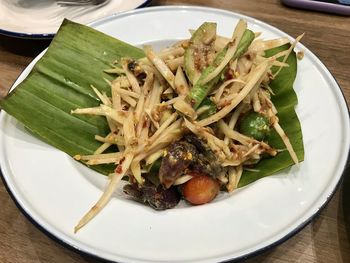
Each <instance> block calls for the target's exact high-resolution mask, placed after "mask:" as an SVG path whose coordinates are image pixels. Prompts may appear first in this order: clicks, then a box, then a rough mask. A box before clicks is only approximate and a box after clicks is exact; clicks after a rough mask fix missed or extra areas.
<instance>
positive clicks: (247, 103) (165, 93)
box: [1, 20, 303, 231]
mask: <svg viewBox="0 0 350 263" xmlns="http://www.w3.org/2000/svg"><path fill="white" fill-rule="evenodd" d="M76 27H79V28H80V29H81V30H83V31H84V30H85V31H84V32H85V33H86V35H84V36H83V35H78V37H77V39H78V40H75V43H73V46H72V44H70V43H69V41H68V39H74V37H73V35H74V34H73V32H74V31H73V28H76ZM216 30H217V24H216V23H213V22H205V23H203V24H202V25H201V26H200V27H199V28H198V29H196V30H190V33H191V35H190V37H189V38H188V39H184V40H181V41H179V42H176V43H174V44H173V45H172V46H169V47H166V48H165V49H163V50H159V51H156V50H154V49H153V48H152V46H149V45H145V46H143V51H142V50H140V49H137V48H135V47H132V46H129V45H128V44H125V43H122V42H120V41H118V40H113V39H112V38H109V37H107V36H104V35H102V34H101V33H96V32H95V31H93V30H91V29H88V28H86V27H83V26H81V25H78V24H74V23H71V22H68V21H66V22H65V24H64V25H63V26H62V28H61V30H60V32H59V33H58V35H57V37H56V38H55V40H54V41H53V44H52V45H51V47H50V48H49V50H48V51H47V54H46V55H45V56H44V57H43V58H42V60H41V61H39V63H38V64H37V66H36V67H35V70H34V71H33V73H32V75H30V76H29V77H28V79H27V80H25V81H24V83H23V84H21V85H22V86H21V85H20V87H18V88H17V89H16V90H15V92H13V93H14V94H10V96H9V98H8V99H6V100H5V101H4V102H2V104H1V105H2V107H3V108H4V109H5V110H6V111H8V112H9V113H10V114H12V115H13V116H15V117H16V118H17V119H18V120H20V121H21V122H23V123H24V124H25V126H26V127H27V128H28V129H29V130H30V131H31V132H32V133H33V134H34V135H37V136H39V137H40V138H41V139H43V140H44V141H47V142H48V143H50V144H52V145H53V146H55V147H57V148H59V149H61V150H63V151H65V152H67V153H68V154H70V155H72V156H74V158H75V159H76V160H78V161H80V162H82V163H84V164H85V165H87V166H89V167H92V168H94V169H96V170H98V171H100V172H103V173H105V174H108V175H109V177H110V180H109V184H108V186H107V188H106V190H105V191H104V192H103V194H102V196H101V198H100V199H99V200H98V201H97V203H96V204H95V205H94V206H93V207H92V208H91V210H90V211H88V213H87V214H86V215H85V216H84V217H83V218H82V219H81V221H80V222H79V223H78V225H77V226H76V228H75V231H77V230H79V229H80V228H81V227H83V226H84V225H85V224H86V223H88V222H89V221H90V220H91V219H92V218H93V217H94V216H95V215H96V214H98V212H99V211H101V210H102V209H103V208H104V207H105V205H106V204H107V203H108V201H109V200H110V199H111V197H112V194H113V192H114V190H115V188H116V187H117V186H118V185H119V183H120V182H121V180H122V179H126V180H127V181H128V183H127V184H125V185H124V187H123V190H124V193H125V194H126V195H127V196H129V197H130V198H132V199H134V200H136V201H138V202H140V203H142V204H146V205H149V206H150V207H152V208H154V209H156V210H164V209H169V208H173V207H175V206H176V205H177V204H178V202H179V201H180V200H181V199H184V200H186V201H187V202H188V203H190V204H193V205H201V204H205V203H208V202H210V201H212V200H213V199H215V197H216V196H217V195H218V194H219V192H220V191H227V192H232V191H234V190H235V189H237V188H238V187H241V186H244V185H246V184H249V183H251V182H253V181H255V180H257V179H259V178H262V177H264V176H267V175H271V174H273V173H274V172H276V171H279V170H281V169H283V168H286V167H288V166H290V165H292V164H297V163H298V162H300V161H302V160H303V142H302V135H301V129H300V124H299V121H298V118H297V116H296V114H295V111H294V107H295V105H296V103H297V99H296V95H295V93H294V91H293V88H292V85H293V81H294V79H295V74H296V57H295V53H294V51H293V49H294V47H295V45H296V44H297V43H298V41H300V39H301V37H302V36H300V37H298V38H297V39H296V40H295V41H293V42H290V40H289V39H287V38H284V37H283V38H278V39H272V40H264V39H262V38H260V33H259V32H253V31H251V30H250V29H248V26H247V23H246V22H245V21H244V20H239V21H238V23H237V25H236V26H235V28H234V30H233V34H232V36H231V37H229V38H227V37H223V36H220V35H218V34H217V32H216ZM93 36H95V37H97V38H98V39H101V41H99V44H98V45H99V46H97V47H94V43H97V42H98V41H96V40H95V39H94V38H93ZM83 39H85V41H86V40H88V42H87V43H84V45H86V46H83V47H82V48H81V47H78V46H79V45H78V43H79V44H80V43H83ZM114 41H117V42H116V43H114ZM75 44H76V45H75ZM60 45H63V47H64V48H63V50H64V49H65V50H66V52H68V51H69V52H68V53H69V54H70V55H71V58H76V59H77V61H71V60H69V57H67V55H64V54H63V51H62V53H60V52H61V51H59V52H58V51H57V50H58V49H59V47H60ZM78 48H81V49H83V50H84V51H86V52H88V53H89V54H86V56H84V53H82V55H81V57H79V56H78V53H80V52H77V53H74V52H76V50H77V49H78ZM91 48H93V50H90V49H91ZM99 48H100V49H99ZM113 48H115V49H116V50H117V51H114V50H113ZM55 52H58V53H55ZM57 54H61V55H62V56H63V59H62V58H61V57H59V56H57ZM113 55H115V57H114V58H113V60H112V59H111V60H110V62H111V63H112V65H110V66H109V67H105V66H106V61H108V58H110V57H112V56H113ZM104 56H106V57H108V58H106V57H104ZM55 59H56V60H55ZM60 59H62V60H63V61H64V62H65V63H67V64H63V63H61V61H60ZM87 61H96V64H98V66H97V65H96V66H94V65H92V66H91V67H90V68H89V65H83V69H86V70H87V72H86V73H85V72H84V71H83V70H81V72H80V71H79V70H76V69H77V67H79V65H80V64H79V63H87ZM45 63H46V64H45ZM63 65H64V66H63ZM102 66H103V67H104V68H102ZM65 67H66V68H65ZM62 68H63V69H62ZM98 68H99V69H100V72H97V73H96V70H98ZM102 69H104V72H102ZM55 70H57V71H55ZM38 72H39V73H40V81H41V82H40V83H45V85H50V84H51V83H52V85H55V84H57V83H56V82H59V84H60V85H62V86H63V87H55V92H56V95H57V94H59V95H60V96H59V97H57V96H55V95H52V94H50V93H49V92H46V91H45V90H43V89H39V91H37V90H36V88H34V87H32V84H33V79H35V77H36V74H38ZM90 73H91V75H89V74H90ZM52 76H53V77H52ZM82 76H86V77H85V78H84V79H83V80H81V79H79V77H80V78H81V77H82ZM97 77H98V78H99V79H100V80H96V78H97ZM52 78H53V79H54V80H52ZM55 78H56V79H55ZM101 80H102V81H101ZM60 85H58V86H60ZM39 86H40V85H39ZM17 90H19V91H17ZM39 93H41V94H39ZM21 94H24V95H26V96H28V98H25V96H21ZM37 94H39V95H40V96H42V94H44V96H43V97H41V100H42V101H41V102H39V104H40V103H41V104H40V105H39V106H40V109H43V110H47V109H49V111H48V112H45V113H40V114H39V116H40V118H42V119H41V120H39V121H36V120H35V119H34V118H35V115H34V111H35V109H33V112H32V114H30V113H28V112H26V110H25V109H23V110H21V109H18V108H16V107H17V106H18V105H23V103H25V102H26V100H29V101H28V102H31V101H30V100H31V99H32V100H33V103H38V102H34V97H33V96H34V95H35V96H39V95H37ZM57 101H58V102H57ZM56 103H58V104H59V105H58V106H57V105H56ZM62 105H63V106H62ZM24 108H25V107H24ZM57 108H60V110H59V111H58V112H57ZM50 114H51V115H50ZM41 115H44V116H43V117H41ZM47 115H49V116H51V118H52V117H55V116H57V117H58V118H60V120H63V122H62V123H55V121H52V122H53V123H45V125H46V126H44V127H43V126H41V124H42V123H43V122H45V121H43V120H47V118H49V117H48V116H47ZM68 115H69V116H68ZM57 121H58V120H57ZM64 121H65V123H64ZM64 129H66V130H64ZM81 129H83V130H81ZM84 129H86V131H85V130H84ZM92 135H93V136H92ZM80 137H81V138H80ZM72 138H74V139H72ZM60 140H61V141H60ZM69 143H73V145H70V144H69Z"/></svg>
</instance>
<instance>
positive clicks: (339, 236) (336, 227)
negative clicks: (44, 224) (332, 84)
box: [0, 0, 350, 263]
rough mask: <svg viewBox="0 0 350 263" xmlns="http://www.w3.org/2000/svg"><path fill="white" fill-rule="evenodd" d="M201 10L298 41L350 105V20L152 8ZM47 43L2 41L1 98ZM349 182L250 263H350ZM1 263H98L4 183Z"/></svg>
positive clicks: (248, 4) (250, 4) (272, 0)
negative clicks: (38, 223) (56, 236)
mask: <svg viewBox="0 0 350 263" xmlns="http://www.w3.org/2000/svg"><path fill="white" fill-rule="evenodd" d="M175 4H176V5H181V4H186V5H201V6H211V7H216V8H222V9H226V10H231V11H234V12H239V13H242V14H245V15H249V16H252V17H255V18H257V19H260V20H262V21H265V22H267V23H269V24H271V25H273V26H276V27H278V28H279V29H281V30H283V31H285V32H286V33H288V34H290V35H292V36H297V35H299V34H300V33H302V32H307V35H306V36H305V38H304V39H303V43H304V44H305V45H306V46H307V47H309V48H310V49H311V51H312V52H314V53H315V54H316V55H317V56H318V57H319V58H320V59H321V60H322V61H323V62H324V63H325V65H326V66H327V67H328V68H329V70H330V71H331V72H332V74H333V75H334V76H335V78H336V79H337V81H338V83H339V85H340V86H341V88H342V90H343V92H344V95H345V98H346V100H347V101H348V104H349V103H350V76H349V74H350V55H349V54H350V40H349V37H350V18H349V17H342V16H336V15H332V14H323V13H317V12H312V11H303V10H296V9H291V8H287V7H285V6H283V5H281V3H280V1H278V0H255V1H253V0H250V1H246V0H230V1H229V0H215V1H211V0H189V1H170V0H169V1H166V0H159V1H153V2H152V5H175ZM48 44H49V41H30V40H20V39H13V38H9V37H4V36H0V97H3V96H5V95H6V94H7V91H8V89H9V88H10V86H11V85H12V83H13V82H14V80H15V79H16V78H17V76H18V75H19V74H20V73H21V71H22V70H23V69H24V68H25V67H26V66H27V65H28V64H29V62H30V61H31V60H32V59H33V58H34V57H35V56H36V55H37V54H38V53H39V52H40V51H41V50H43V49H44V48H45V47H46V46H47V45H48ZM349 201H350V179H349V176H348V174H347V173H346V174H345V177H344V180H343V183H342V184H341V185H340V187H339V188H338V190H337V191H336V193H335V195H334V196H333V198H332V199H331V201H330V202H329V204H328V205H327V206H326V207H325V209H323V211H322V212H321V213H320V214H319V215H318V216H317V217H316V218H315V219H314V220H313V221H312V222H311V223H310V224H309V225H307V226H306V227H305V228H304V229H303V230H302V231H300V232H299V233H298V234H296V235H295V236H294V237H292V238H290V239H289V240H287V241H285V242H284V243H283V244H281V245H279V246H277V247H275V248H272V249H269V250H267V251H266V252H264V253H262V254H260V255H258V256H255V257H252V258H250V259H248V260H247V261H246V262H275V263H277V262H327V263H328V262H337V263H338V262H350V242H349V240H350V239H349V235H350V203H349ZM0 204H1V213H0V262H4V263H5V262H18V263H20V262H33V263H34V262H57V263H58V262H59V263H61V262H65V263H73V262H80V263H81V262H99V261H98V260H96V259H91V258H88V257H86V256H81V255H79V254H77V253H75V252H73V251H71V250H69V249H67V248H65V247H63V246H61V245H60V244H58V243H56V242H55V241H53V240H52V239H50V238H49V237H47V236H46V235H45V234H43V233H42V232H41V231H39V230H38V229H37V228H36V227H35V226H34V225H32V223H30V222H29V221H28V220H27V219H26V218H25V217H24V216H23V215H22V213H21V212H20V211H19V210H18V209H17V207H16V206H15V204H14V202H13V201H12V200H11V198H10V196H9V194H8V193H7V191H6V189H5V187H4V186H3V184H2V183H0Z"/></svg>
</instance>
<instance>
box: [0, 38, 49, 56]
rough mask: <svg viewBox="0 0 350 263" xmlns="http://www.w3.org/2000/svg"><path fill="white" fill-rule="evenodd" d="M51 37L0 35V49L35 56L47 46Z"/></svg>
mask: <svg viewBox="0 0 350 263" xmlns="http://www.w3.org/2000/svg"><path fill="white" fill-rule="evenodd" d="M50 43H51V39H23V38H14V37H9V36H4V35H0V50H1V49H5V50H6V51H9V52H11V53H13V54H16V55H20V56H26V57H36V56H37V55H38V54H39V53H40V52H41V51H43V50H44V49H45V48H47V47H48V46H49V44H50Z"/></svg>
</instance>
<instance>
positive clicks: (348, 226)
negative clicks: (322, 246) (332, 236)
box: [338, 163, 350, 262]
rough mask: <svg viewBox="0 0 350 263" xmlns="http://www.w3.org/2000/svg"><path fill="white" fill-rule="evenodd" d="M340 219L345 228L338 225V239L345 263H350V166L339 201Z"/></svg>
mask: <svg viewBox="0 0 350 263" xmlns="http://www.w3.org/2000/svg"><path fill="white" fill-rule="evenodd" d="M338 218H343V220H344V227H343V226H341V225H338V238H339V246H340V252H341V257H342V260H343V262H350V165H349V163H348V167H347V169H345V172H344V176H343V184H342V187H341V195H340V200H339V209H338Z"/></svg>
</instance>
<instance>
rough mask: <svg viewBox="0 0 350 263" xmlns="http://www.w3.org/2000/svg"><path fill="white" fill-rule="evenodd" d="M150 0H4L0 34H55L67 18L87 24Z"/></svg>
mask: <svg viewBox="0 0 350 263" xmlns="http://www.w3.org/2000/svg"><path fill="white" fill-rule="evenodd" d="M149 2H150V0H128V1H124V0H109V2H108V3H107V4H105V5H102V6H90V7H62V6H59V5H57V3H56V0H0V34H4V35H8V36H14V37H21V38H35V39H41V38H52V37H53V36H54V34H55V33H56V31H57V29H58V28H59V26H60V25H61V23H62V20H63V19H64V18H68V19H70V20H73V21H75V22H78V23H82V24H87V23H90V22H92V21H95V20H97V19H100V18H102V17H106V16H111V15H112V14H116V13H119V12H123V11H128V10H132V9H135V8H139V7H143V6H146V5H147V4H148V3H149Z"/></svg>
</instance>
